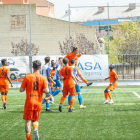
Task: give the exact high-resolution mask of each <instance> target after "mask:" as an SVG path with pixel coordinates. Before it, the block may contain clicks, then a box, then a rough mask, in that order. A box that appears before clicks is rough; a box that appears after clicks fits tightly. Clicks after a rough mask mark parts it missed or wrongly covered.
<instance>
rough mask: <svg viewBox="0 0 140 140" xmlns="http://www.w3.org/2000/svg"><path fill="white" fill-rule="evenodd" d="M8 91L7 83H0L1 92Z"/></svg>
mask: <svg viewBox="0 0 140 140" xmlns="http://www.w3.org/2000/svg"><path fill="white" fill-rule="evenodd" d="M8 91H9V85H1V86H0V92H1V93H3V92H4V93H7V92H8Z"/></svg>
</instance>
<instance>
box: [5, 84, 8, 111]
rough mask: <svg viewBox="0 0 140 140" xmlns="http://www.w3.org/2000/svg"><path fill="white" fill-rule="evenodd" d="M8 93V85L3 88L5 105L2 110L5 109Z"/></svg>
mask: <svg viewBox="0 0 140 140" xmlns="http://www.w3.org/2000/svg"><path fill="white" fill-rule="evenodd" d="M8 92H9V85H6V86H5V105H4V109H6V104H7V93H8Z"/></svg>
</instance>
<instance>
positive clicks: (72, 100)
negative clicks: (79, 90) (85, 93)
mask: <svg viewBox="0 0 140 140" xmlns="http://www.w3.org/2000/svg"><path fill="white" fill-rule="evenodd" d="M73 105H74V99H73V98H71V101H70V109H72V108H73Z"/></svg>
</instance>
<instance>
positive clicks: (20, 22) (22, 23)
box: [0, 5, 95, 57]
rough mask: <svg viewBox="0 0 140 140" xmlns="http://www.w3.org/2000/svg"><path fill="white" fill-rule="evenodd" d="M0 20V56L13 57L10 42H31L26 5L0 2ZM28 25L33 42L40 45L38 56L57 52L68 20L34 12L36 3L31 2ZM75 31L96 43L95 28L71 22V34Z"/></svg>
mask: <svg viewBox="0 0 140 140" xmlns="http://www.w3.org/2000/svg"><path fill="white" fill-rule="evenodd" d="M0 23H1V24H0V50H1V51H0V57H3V56H13V55H12V53H11V50H12V46H11V42H13V43H15V44H17V43H19V42H20V41H21V40H22V39H27V41H28V42H30V26H29V25H30V24H29V5H0ZM31 26H32V27H31V28H32V30H31V33H32V43H34V44H36V46H39V48H40V49H39V53H38V55H54V54H60V50H59V43H58V42H59V41H60V42H62V43H63V41H64V40H65V37H66V36H67V35H68V33H69V25H68V22H66V21H62V20H58V19H54V18H49V17H45V16H40V15H36V5H31ZM76 33H83V34H85V36H86V37H87V38H88V40H90V41H93V42H95V28H94V27H89V26H85V25H80V24H77V23H71V34H72V35H75V34H76Z"/></svg>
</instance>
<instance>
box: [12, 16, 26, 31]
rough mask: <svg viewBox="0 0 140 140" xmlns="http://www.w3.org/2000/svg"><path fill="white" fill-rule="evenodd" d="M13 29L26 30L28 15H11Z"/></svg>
mask: <svg viewBox="0 0 140 140" xmlns="http://www.w3.org/2000/svg"><path fill="white" fill-rule="evenodd" d="M11 30H22V31H23V30H26V15H11Z"/></svg>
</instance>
